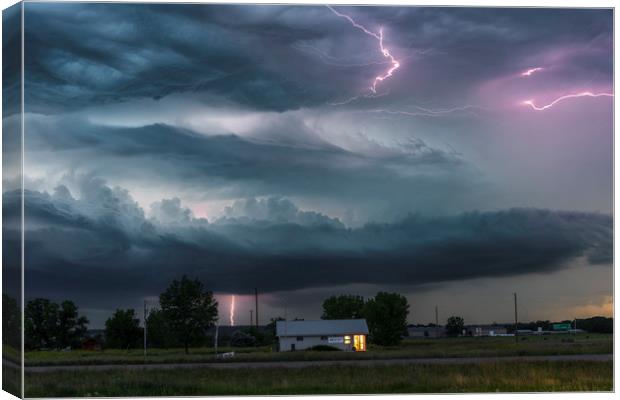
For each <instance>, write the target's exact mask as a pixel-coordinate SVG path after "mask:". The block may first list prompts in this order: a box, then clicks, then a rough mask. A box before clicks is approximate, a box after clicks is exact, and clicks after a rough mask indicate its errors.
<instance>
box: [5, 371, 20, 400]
mask: <svg viewBox="0 0 620 400" xmlns="http://www.w3.org/2000/svg"><path fill="white" fill-rule="evenodd" d="M2 390H4V391H6V392H9V393H11V394H12V395H13V396H17V397H21V391H22V374H21V371H20V369H19V368H14V367H12V366H9V365H6V364H4V365H2Z"/></svg>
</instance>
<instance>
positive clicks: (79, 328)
mask: <svg viewBox="0 0 620 400" xmlns="http://www.w3.org/2000/svg"><path fill="white" fill-rule="evenodd" d="M57 324H58V326H57V329H58V333H57V335H56V340H57V345H58V347H60V348H65V347H78V346H79V345H80V339H81V338H82V337H84V335H85V334H86V331H87V325H88V319H87V318H86V317H84V316H79V315H78V307H77V306H76V305H75V304H74V303H73V302H72V301H70V300H65V301H63V302H62V303H61V304H60V308H59V309H58V322H57Z"/></svg>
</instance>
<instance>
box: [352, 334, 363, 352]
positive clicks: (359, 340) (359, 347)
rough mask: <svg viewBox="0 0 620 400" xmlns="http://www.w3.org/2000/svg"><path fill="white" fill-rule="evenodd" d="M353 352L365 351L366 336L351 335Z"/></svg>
mask: <svg viewBox="0 0 620 400" xmlns="http://www.w3.org/2000/svg"><path fill="white" fill-rule="evenodd" d="M353 346H354V347H355V351H366V335H353Z"/></svg>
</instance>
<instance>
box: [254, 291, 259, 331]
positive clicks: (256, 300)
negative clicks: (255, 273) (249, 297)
mask: <svg viewBox="0 0 620 400" xmlns="http://www.w3.org/2000/svg"><path fill="white" fill-rule="evenodd" d="M254 302H255V303H256V305H255V310H256V331H257V332H258V289H257V288H254Z"/></svg>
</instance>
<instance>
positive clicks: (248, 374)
mask: <svg viewBox="0 0 620 400" xmlns="http://www.w3.org/2000/svg"><path fill="white" fill-rule="evenodd" d="M611 390H613V365H612V362H585V361H573V362H504V363H482V364H471V365H391V366H323V367H308V368H289V369H287V368H281V367H277V368H259V369H251V368H239V369H217V368H196V369H183V370H166V371H164V370H120V369H119V370H109V371H79V370H76V371H62V372H48V373H29V374H27V376H26V396H28V397H74V396H81V397H83V396H172V395H177V396H179V395H183V396H207V395H284V394H289V395H291V394H292V395H294V394H345V393H348V394H361V393H458V392H550V391H611Z"/></svg>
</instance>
